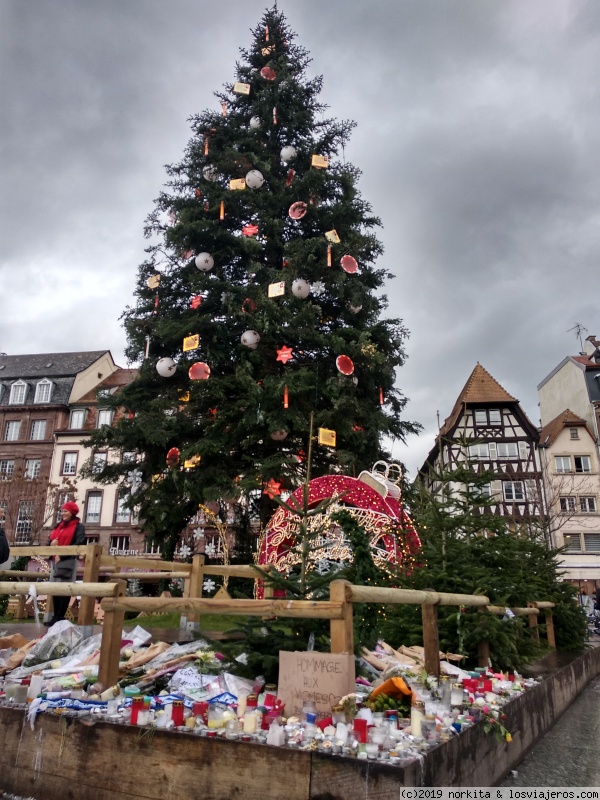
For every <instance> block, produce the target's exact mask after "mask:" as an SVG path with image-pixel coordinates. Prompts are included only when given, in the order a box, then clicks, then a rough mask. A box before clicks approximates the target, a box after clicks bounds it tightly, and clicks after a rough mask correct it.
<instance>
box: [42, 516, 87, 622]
mask: <svg viewBox="0 0 600 800" xmlns="http://www.w3.org/2000/svg"><path fill="white" fill-rule="evenodd" d="M78 514H79V506H78V505H77V503H74V502H72V501H69V502H68V503H65V504H64V506H63V507H62V508H61V516H62V519H61V521H60V522H59V523H58V525H57V526H56V528H54V530H53V531H52V532H51V533H50V541H49V544H51V545H53V546H56V547H70V546H71V545H80V544H85V528H84V527H83V524H82V522H81V520H80V519H79V517H78V516H77V515H78ZM52 558H53V561H52V568H51V570H50V580H51V581H60V582H65V583H69V582H74V581H75V579H76V578H77V558H76V557H75V556H59V555H56V556H53V557H52ZM70 602H71V598H70V597H69V596H68V595H66V596H64V597H63V596H58V595H55V596H54V598H53V603H54V616H53V617H52V619H51V620H50V621H49V622H47V623H46V624H47V626H48V627H50V626H52V625H54V623H55V622H60V621H61V620H63V619H64V618H65V615H66V613H67V609H68V608H69V603H70Z"/></svg>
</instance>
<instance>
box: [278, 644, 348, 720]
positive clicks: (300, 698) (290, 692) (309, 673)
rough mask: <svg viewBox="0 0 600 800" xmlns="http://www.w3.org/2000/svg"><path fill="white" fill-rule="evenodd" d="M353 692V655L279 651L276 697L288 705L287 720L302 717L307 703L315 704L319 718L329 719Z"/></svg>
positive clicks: (286, 709) (286, 708) (286, 706)
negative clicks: (304, 704) (334, 707)
mask: <svg viewBox="0 0 600 800" xmlns="http://www.w3.org/2000/svg"><path fill="white" fill-rule="evenodd" d="M353 691H354V656H353V655H351V654H350V655H348V654H345V653H315V652H307V653H303V652H297V653H288V652H285V651H284V650H280V651H279V682H278V684H277V696H278V697H279V699H280V700H281V701H282V702H284V703H285V715H286V717H289V716H292V715H296V714H300V712H301V711H302V704H303V703H304V701H305V700H312V702H313V703H314V704H315V706H316V709H317V711H318V713H319V718H324V717H329V716H331V709H332V707H333V706H335V705H337V704H338V703H339V702H340V700H341V699H342V697H344V696H345V695H347V694H350V693H351V692H353Z"/></svg>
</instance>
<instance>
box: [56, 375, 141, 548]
mask: <svg viewBox="0 0 600 800" xmlns="http://www.w3.org/2000/svg"><path fill="white" fill-rule="evenodd" d="M136 373H137V371H136V370H133V369H122V368H121V367H116V368H115V369H114V370H113V371H112V372H111V373H110V375H108V376H107V377H106V378H103V379H102V380H101V381H99V382H98V383H97V385H96V386H94V387H92V388H90V389H89V390H88V391H87V392H85V393H84V394H81V395H78V396H77V397H74V398H73V402H72V403H71V404H70V407H69V422H68V425H66V426H65V427H63V428H60V429H58V430H56V431H55V447H54V451H53V454H52V461H51V465H50V481H51V483H53V484H55V485H60V484H61V483H63V482H64V481H65V480H68V479H69V478H70V477H71V476H73V477H75V478H76V479H77V490H76V498H75V499H76V500H77V502H78V504H79V506H80V508H81V520H82V522H83V523H84V525H85V530H86V541H87V542H88V543H89V542H98V543H99V544H102V545H103V546H104V548H105V551H106V552H110V553H113V554H115V555H142V554H143V553H144V550H145V544H144V535H143V533H142V531H141V528H140V525H139V524H138V520H137V519H136V518H135V516H134V515H133V514H132V511H131V510H130V509H129V508H128V507H127V505H126V501H127V499H128V495H129V490H130V485H131V481H129V486H123V485H120V484H99V483H97V482H95V481H94V477H93V472H94V470H98V471H100V470H101V469H102V468H103V467H104V465H105V464H107V463H108V464H110V463H112V462H114V461H116V460H119V461H126V462H130V463H131V475H132V481H135V479H136V454H135V453H134V452H130V453H122V452H115V451H108V450H97V451H92V450H91V449H90V448H89V447H86V445H85V444H84V442H85V440H86V438H87V437H88V436H89V435H90V434H91V432H92V431H93V430H95V429H96V428H99V427H101V426H103V425H109V426H110V425H113V424H114V422H116V420H117V418H118V416H119V415H120V414H122V413H124V412H123V411H121V410H119V411H117V412H115V411H114V409H112V408H108V407H106V405H103V400H104V399H105V398H107V397H109V396H111V395H113V394H118V392H119V390H120V389H121V388H122V387H123V386H125V385H127V384H128V383H129V382H130V381H131V380H133V378H134V377H135V375H136ZM88 463H89V464H91V466H92V474H91V475H90V476H87V475H85V476H82V475H81V468H82V467H83V466H84V465H86V464H88ZM60 495H61V496H60V497H59V498H58V499H57V503H56V510H57V513H58V509H59V508H60V505H61V504H62V502H64V501H65V499H66V496H67V492H65V491H63V492H61V493H60Z"/></svg>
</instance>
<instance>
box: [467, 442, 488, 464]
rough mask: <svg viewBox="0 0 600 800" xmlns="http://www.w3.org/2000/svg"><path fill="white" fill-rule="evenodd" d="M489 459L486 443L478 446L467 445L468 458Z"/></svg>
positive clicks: (480, 443)
mask: <svg viewBox="0 0 600 800" xmlns="http://www.w3.org/2000/svg"><path fill="white" fill-rule="evenodd" d="M489 457H490V448H489V447H488V444H487V442H479V443H478V444H472V445H469V458H471V459H473V460H475V459H482V458H489Z"/></svg>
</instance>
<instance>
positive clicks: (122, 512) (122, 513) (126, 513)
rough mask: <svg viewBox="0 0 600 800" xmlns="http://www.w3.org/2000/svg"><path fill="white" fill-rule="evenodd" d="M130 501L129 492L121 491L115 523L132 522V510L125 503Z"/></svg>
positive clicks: (118, 496) (118, 497)
mask: <svg viewBox="0 0 600 800" xmlns="http://www.w3.org/2000/svg"><path fill="white" fill-rule="evenodd" d="M128 500H129V492H124V491H121V492H119V493H118V495H117V514H116V518H115V522H120V523H126V522H131V509H130V508H127V506H126V505H125V503H126V502H127V501H128Z"/></svg>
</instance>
